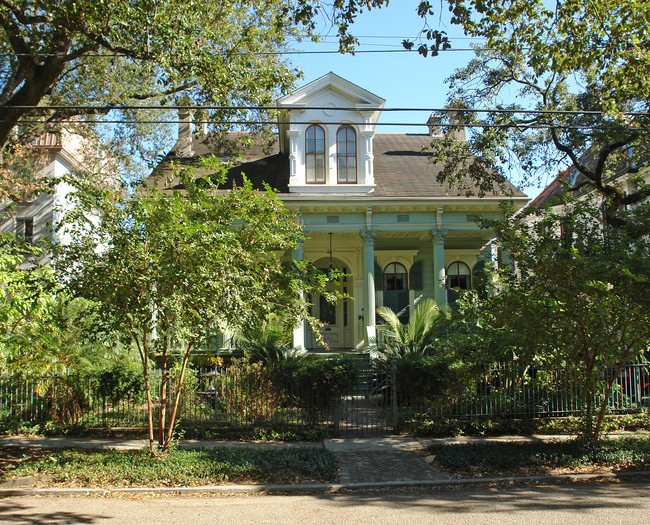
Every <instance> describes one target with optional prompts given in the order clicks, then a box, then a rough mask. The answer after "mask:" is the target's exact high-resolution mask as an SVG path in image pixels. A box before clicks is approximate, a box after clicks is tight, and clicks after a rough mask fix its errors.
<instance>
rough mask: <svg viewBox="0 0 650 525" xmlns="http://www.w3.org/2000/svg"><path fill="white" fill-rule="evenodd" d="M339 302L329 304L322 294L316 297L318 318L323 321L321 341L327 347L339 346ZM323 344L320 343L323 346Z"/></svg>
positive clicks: (340, 335) (340, 337) (340, 336)
mask: <svg viewBox="0 0 650 525" xmlns="http://www.w3.org/2000/svg"><path fill="white" fill-rule="evenodd" d="M340 310H341V304H340V303H338V304H330V303H328V302H327V301H326V300H325V297H323V296H322V295H321V296H319V298H318V316H317V317H318V319H319V320H320V322H321V323H323V327H322V329H321V332H322V334H323V342H324V343H325V345H327V346H328V347H329V348H340V347H341V346H342V345H341V339H342V335H343V334H342V333H341V322H340V319H339V318H340ZM325 345H321V347H324V346H325Z"/></svg>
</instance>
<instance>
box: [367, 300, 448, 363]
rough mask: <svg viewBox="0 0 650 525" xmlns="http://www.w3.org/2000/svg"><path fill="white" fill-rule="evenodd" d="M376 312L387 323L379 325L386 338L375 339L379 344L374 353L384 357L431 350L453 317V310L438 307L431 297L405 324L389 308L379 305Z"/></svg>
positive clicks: (419, 306) (423, 302)
mask: <svg viewBox="0 0 650 525" xmlns="http://www.w3.org/2000/svg"><path fill="white" fill-rule="evenodd" d="M377 313H378V314H379V316H380V317H381V318H382V319H383V320H384V321H385V322H386V324H384V325H378V326H377V329H378V330H381V331H382V333H383V336H384V337H383V343H382V344H379V345H377V343H376V342H375V345H377V346H376V348H375V349H374V352H373V353H375V354H376V355H379V356H383V357H385V358H388V357H391V356H393V355H396V356H402V355H405V354H407V353H411V352H417V353H428V352H431V351H432V350H433V349H434V348H435V346H436V345H437V344H439V342H440V337H441V335H442V334H443V333H444V332H445V330H446V328H447V326H448V324H449V322H450V320H451V310H449V309H448V308H446V307H441V306H438V305H437V304H436V303H435V301H433V300H432V299H425V300H424V301H422V302H421V303H419V304H418V305H417V306H416V307H415V310H414V312H413V315H411V317H410V318H409V321H408V323H407V324H405V325H404V324H402V322H401V321H400V319H399V317H397V314H395V312H393V311H392V310H391V309H390V308H388V307H385V306H380V307H379V308H377Z"/></svg>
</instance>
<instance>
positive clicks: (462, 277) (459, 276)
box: [447, 261, 472, 290]
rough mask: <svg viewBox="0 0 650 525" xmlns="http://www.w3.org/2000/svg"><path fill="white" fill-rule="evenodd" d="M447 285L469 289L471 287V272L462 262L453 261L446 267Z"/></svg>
mask: <svg viewBox="0 0 650 525" xmlns="http://www.w3.org/2000/svg"><path fill="white" fill-rule="evenodd" d="M447 286H448V287H449V288H460V289H461V290H469V289H470V288H471V287H472V272H470V271H469V266H467V265H466V264H465V263H464V262H461V261H455V262H453V263H451V264H450V265H449V267H448V268H447Z"/></svg>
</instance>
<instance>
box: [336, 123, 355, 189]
mask: <svg viewBox="0 0 650 525" xmlns="http://www.w3.org/2000/svg"><path fill="white" fill-rule="evenodd" d="M336 169H337V173H338V176H337V180H338V182H339V184H356V182H357V134H356V133H355V132H354V129H352V128H351V127H350V126H341V127H340V128H339V130H338V131H337V132H336Z"/></svg>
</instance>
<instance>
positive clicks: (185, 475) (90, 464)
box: [5, 448, 337, 487]
mask: <svg viewBox="0 0 650 525" xmlns="http://www.w3.org/2000/svg"><path fill="white" fill-rule="evenodd" d="M336 470H337V465H336V459H335V458H334V456H333V455H332V454H330V453H329V452H327V451H325V450H320V449H313V448H291V449H273V450H269V449H259V448H258V449H244V448H217V449H209V450H208V449H196V450H181V449H175V450H170V452H169V453H168V454H165V455H162V456H159V457H152V456H151V454H148V453H147V451H146V450H138V451H124V450H122V451H116V450H110V451H101V452H83V451H79V450H69V451H61V452H58V451H57V452H52V453H50V454H48V455H47V456H46V457H44V458H41V459H37V460H35V461H28V462H23V463H21V465H20V466H18V467H17V468H16V469H14V470H12V471H10V472H9V473H8V474H5V476H6V477H5V479H7V478H9V477H20V476H30V475H50V476H52V478H51V481H50V483H51V484H53V485H55V486H85V487H164V486H170V485H171V486H197V485H214V484H223V483H238V482H239V483H251V482H254V483H300V482H307V481H313V480H316V481H322V482H327V481H334V479H335V476H336Z"/></svg>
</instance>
